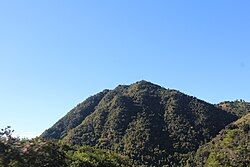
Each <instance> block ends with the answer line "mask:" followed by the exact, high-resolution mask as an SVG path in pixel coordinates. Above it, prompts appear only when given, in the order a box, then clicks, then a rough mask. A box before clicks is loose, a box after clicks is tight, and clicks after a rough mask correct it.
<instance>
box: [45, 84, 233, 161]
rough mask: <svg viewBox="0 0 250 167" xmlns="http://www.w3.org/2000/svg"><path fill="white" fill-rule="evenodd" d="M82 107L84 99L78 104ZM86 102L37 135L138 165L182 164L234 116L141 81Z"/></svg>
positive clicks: (199, 101) (106, 92)
mask: <svg viewBox="0 0 250 167" xmlns="http://www.w3.org/2000/svg"><path fill="white" fill-rule="evenodd" d="M96 96H97V97H98V98H95V97H96ZM86 103H87V104H88V103H89V102H88V99H87V100H86V101H84V102H83V103H82V104H80V106H86V105H84V104H86ZM90 104H91V105H89V106H91V107H87V109H86V107H83V108H82V109H77V108H75V109H73V110H72V111H71V112H69V113H68V114H67V116H65V117H64V118H62V119H61V120H59V121H58V122H57V123H56V124H55V125H54V126H53V127H52V128H51V129H49V130H47V131H45V132H44V133H43V134H42V137H44V138H56V139H62V140H63V141H64V142H67V143H71V144H79V145H90V146H97V147H99V148H106V149H111V150H114V151H117V152H120V153H124V154H126V155H128V156H130V158H132V159H133V160H134V163H135V164H137V165H138V164H143V165H147V166H153V165H154V166H162V165H163V164H164V165H169V166H183V165H184V164H185V163H186V159H187V158H188V157H189V156H190V155H191V153H193V152H194V151H196V150H197V149H198V147H199V146H200V145H202V144H203V143H205V142H207V141H210V140H211V139H212V138H213V137H215V136H216V134H217V133H218V132H219V131H220V130H222V129H223V128H224V127H225V126H226V125H227V124H229V123H231V122H232V121H234V120H236V118H237V117H236V116H235V115H233V114H231V113H228V112H226V111H225V110H222V109H220V108H217V107H216V106H214V105H211V104H209V103H206V102H204V101H202V100H199V99H197V98H195V97H191V96H188V95H185V94H183V93H181V92H179V91H176V90H170V89H165V88H162V87H160V86H158V85H155V84H152V83H149V82H146V81H140V82H137V83H134V84H132V85H129V86H121V85H120V86H118V87H117V88H115V89H114V90H111V91H105V92H102V93H101V94H97V95H95V96H93V100H92V102H91V103H90ZM76 111H77V112H76ZM79 116H80V118H79ZM69 117H70V119H69ZM72 120H73V121H72ZM75 120H77V121H75ZM72 122H73V123H72ZM69 124H70V126H69ZM71 124H73V126H72V125H71Z"/></svg>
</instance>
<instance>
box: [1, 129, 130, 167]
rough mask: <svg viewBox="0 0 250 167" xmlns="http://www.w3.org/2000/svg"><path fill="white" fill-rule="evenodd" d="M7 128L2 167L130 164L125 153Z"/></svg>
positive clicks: (124, 166) (3, 135) (116, 166)
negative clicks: (23, 135)
mask: <svg viewBox="0 0 250 167" xmlns="http://www.w3.org/2000/svg"><path fill="white" fill-rule="evenodd" d="M11 134H12V130H10V128H9V127H8V128H5V129H2V131H1V133H0V166H1V167H127V166H128V167H129V166H131V162H130V160H129V159H128V157H126V156H122V155H119V154H117V153H114V152H112V151H110V150H101V149H97V148H94V147H89V146H78V145H74V146H72V145H71V146H70V145H65V144H62V143H61V142H60V141H56V140H44V139H42V138H34V139H31V140H27V139H22V140H20V139H18V138H15V137H12V135H11Z"/></svg>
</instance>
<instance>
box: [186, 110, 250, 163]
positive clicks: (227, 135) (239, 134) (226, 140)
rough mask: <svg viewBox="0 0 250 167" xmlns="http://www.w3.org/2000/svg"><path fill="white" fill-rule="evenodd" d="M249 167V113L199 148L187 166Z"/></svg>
mask: <svg viewBox="0 0 250 167" xmlns="http://www.w3.org/2000/svg"><path fill="white" fill-rule="evenodd" d="M249 165H250V113H249V114H247V115H246V116H244V117H242V118H240V119H239V120H237V121H236V122H234V123H232V124H230V125H228V126H227V127H226V129H224V130H222V131H221V132H220V133H219V134H218V135H217V136H216V137H215V138H214V139H212V141H210V142H209V143H207V144H205V145H203V146H201V147H200V148H199V149H198V151H197V152H196V153H195V155H194V157H192V158H191V159H190V162H189V166H205V167H220V166H230V167H247V166H249Z"/></svg>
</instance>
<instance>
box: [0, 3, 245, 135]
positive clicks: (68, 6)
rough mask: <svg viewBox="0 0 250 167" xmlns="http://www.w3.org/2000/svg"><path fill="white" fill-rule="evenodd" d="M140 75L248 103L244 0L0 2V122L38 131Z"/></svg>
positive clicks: (213, 99) (207, 96) (203, 95)
mask: <svg viewBox="0 0 250 167" xmlns="http://www.w3.org/2000/svg"><path fill="white" fill-rule="evenodd" d="M142 79H144V80H147V81H150V82H153V83H156V84H159V85H161V86H164V87H166V88H172V89H178V90H180V91H182V92H184V93H186V94H189V95H192V96H196V97H198V98H200V99H202V100H206V101H208V102H210V103H213V104H215V103H218V102H221V101H225V100H230V101H231V100H235V99H244V100H246V101H250V88H249V85H250V1H248V0H240V1H235V0H220V1H218V0H205V1H200V0H190V1H186V0H176V1H174V0H156V1H153V0H136V1H135V0H126V1H117V0H105V1H103V0H74V1H66V0H53V1H51V0H37V1H33V0H23V1H17V0H13V1H0V118H1V119H0V128H4V127H6V126H7V125H10V126H11V127H12V128H13V129H14V130H15V133H16V135H20V136H21V137H24V136H25V137H34V136H35V135H39V134H41V133H42V132H43V131H44V130H45V129H47V128H49V127H50V126H52V125H53V124H54V123H55V122H56V121H57V120H58V119H59V118H61V117H62V116H64V115H65V114H66V113H67V112H68V111H69V110H70V109H72V108H73V107H75V106H76V105H77V104H78V103H80V102H82V101H83V100H84V99H86V98H87V97H89V96H90V95H93V94H95V93H98V92H100V91H102V90H103V89H106V88H108V89H114V88H115V87H116V86H117V85H119V84H131V83H134V82H136V81H139V80H142Z"/></svg>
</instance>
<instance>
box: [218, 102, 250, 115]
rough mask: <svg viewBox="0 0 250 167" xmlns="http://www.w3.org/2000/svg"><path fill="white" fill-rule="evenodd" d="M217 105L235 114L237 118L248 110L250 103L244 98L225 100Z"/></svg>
mask: <svg viewBox="0 0 250 167" xmlns="http://www.w3.org/2000/svg"><path fill="white" fill-rule="evenodd" d="M218 106H219V107H220V108H222V109H224V110H227V111H230V112H231V113H234V114H236V115H237V116H238V117H239V118H240V117H242V116H244V115H246V114H247V113H249V112H250V103H249V102H245V101H244V100H235V101H225V102H221V103H219V104H218Z"/></svg>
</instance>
